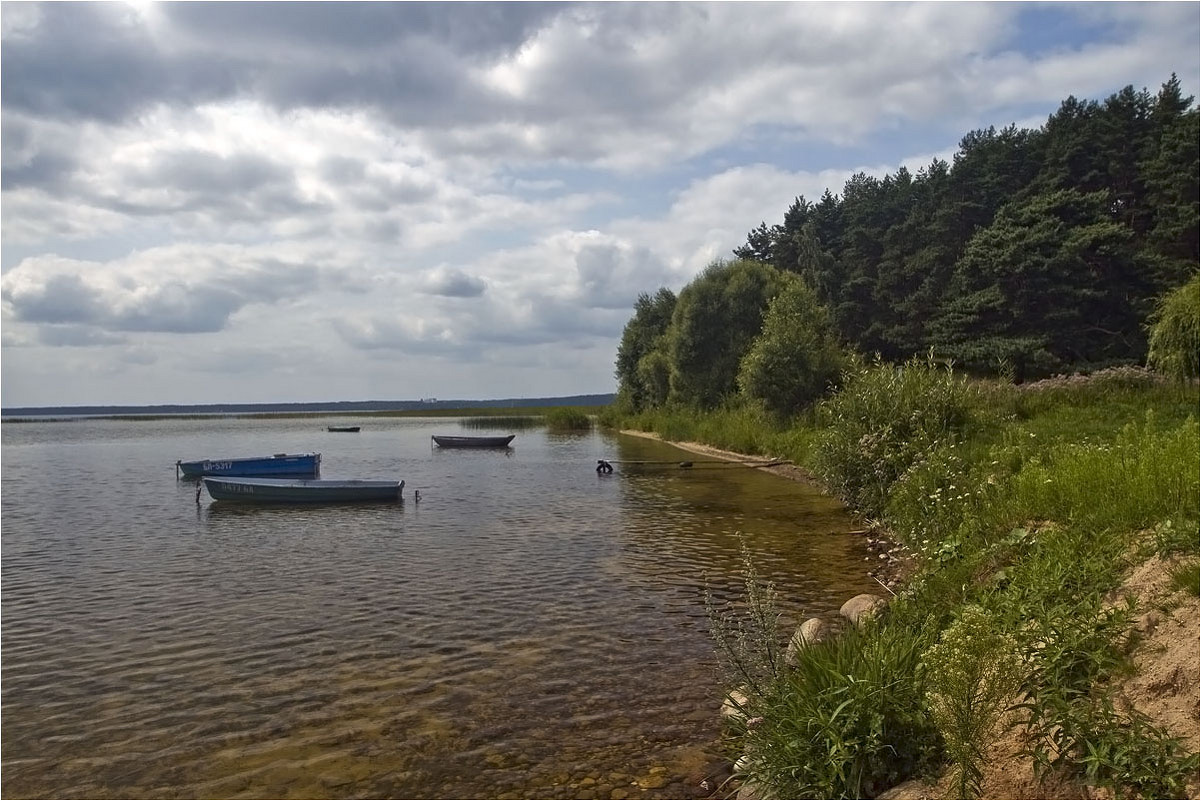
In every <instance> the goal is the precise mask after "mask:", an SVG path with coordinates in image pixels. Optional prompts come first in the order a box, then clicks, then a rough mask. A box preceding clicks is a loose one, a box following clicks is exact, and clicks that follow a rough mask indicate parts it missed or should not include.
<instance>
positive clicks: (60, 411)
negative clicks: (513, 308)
mask: <svg viewBox="0 0 1201 801" xmlns="http://www.w3.org/2000/svg"><path fill="white" fill-rule="evenodd" d="M612 401H613V395H612V394H605V395H571V396H567V397H562V398H505V399H502V400H436V401H426V400H417V401H328V402H318V403H212V404H166V405H157V406H22V407H12V408H6V409H4V410H3V411H2V414H3V416H5V417H31V416H32V417H47V416H73V415H88V416H113V415H177V414H178V415H184V414H189V415H197V414H212V415H222V414H277V413H278V414H295V413H320V412H328V413H330V414H340V413H341V414H344V413H348V412H392V411H421V410H428V411H439V410H446V409H481V408H489V409H490V408H503V409H511V408H526V407H535V406H542V407H553V406H606V405H608V404H609V403H611V402H612Z"/></svg>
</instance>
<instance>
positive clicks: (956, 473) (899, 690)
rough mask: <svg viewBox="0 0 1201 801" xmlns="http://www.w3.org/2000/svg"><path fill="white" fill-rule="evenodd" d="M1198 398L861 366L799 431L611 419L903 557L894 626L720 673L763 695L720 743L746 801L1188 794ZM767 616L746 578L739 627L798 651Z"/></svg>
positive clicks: (1193, 770) (698, 417)
mask: <svg viewBox="0 0 1201 801" xmlns="http://www.w3.org/2000/svg"><path fill="white" fill-rule="evenodd" d="M1198 402H1199V396H1198V389H1197V384H1196V382H1195V381H1193V382H1188V383H1184V384H1181V383H1173V382H1170V381H1168V380H1166V379H1164V378H1162V377H1160V376H1156V375H1155V374H1152V373H1150V372H1148V371H1145V370H1141V369H1137V368H1118V369H1112V370H1106V371H1102V372H1100V373H1096V374H1093V375H1091V376H1075V377H1070V378H1056V379H1049V380H1045V381H1040V382H1037V383H1033V384H1026V385H1019V386H1014V385H1012V384H1008V383H1005V382H1000V381H996V382H992V381H978V380H968V379H967V378H965V377H963V376H960V375H958V374H956V373H955V372H954V371H953V370H951V369H949V368H946V367H943V366H940V365H937V364H935V363H933V362H932V361H929V360H913V361H910V362H908V363H906V364H904V365H902V366H900V367H894V366H890V365H885V364H866V363H864V364H859V365H857V366H855V367H854V368H853V369H852V370H851V371H849V373H848V374H847V375H846V377H845V378H844V380H843V384H842V386H841V388H840V389H839V390H838V391H837V392H835V393H834V394H832V395H830V396H828V397H826V398H825V399H824V400H822V401H821V402H819V403H818V404H816V405H814V406H813V407H811V408H809V409H808V410H806V411H805V412H802V413H801V414H800V415H798V416H796V417H794V418H791V419H787V420H782V419H779V418H776V417H773V416H771V415H770V414H768V413H766V412H764V411H762V410H761V409H759V408H756V407H755V406H754V405H752V404H747V403H738V404H732V405H730V406H728V407H726V408H722V409H717V410H714V411H709V412H697V411H695V410H692V409H686V408H671V407H660V408H656V409H652V410H649V411H643V412H640V413H632V412H629V411H626V412H624V413H623V412H622V410H621V409H620V407H618V406H615V407H611V408H610V409H609V410H607V411H605V412H603V413H602V415H601V422H602V423H603V424H605V425H607V426H609V427H613V428H620V429H636V430H640V431H644V432H653V433H655V434H657V435H659V436H661V437H662V438H663V439H666V440H668V441H676V442H696V443H703V444H705V445H708V446H711V447H714V448H719V449H723V450H727V451H732V452H736V453H739V454H745V455H747V456H764V457H771V458H773V459H787V460H791V461H793V462H794V463H795V464H796V465H798V466H799V467H801V468H803V469H804V470H806V471H808V472H809V473H811V474H812V475H813V476H815V477H816V479H817V480H818V481H820V482H821V483H822V484H823V485H824V486H825V487H826V489H827V490H828V491H830V492H832V493H834V494H837V495H838V496H840V497H842V498H843V499H845V500H846V501H847V503H848V504H849V505H850V506H851V507H852V508H853V509H854V510H855V511H856V512H858V513H859V514H860V515H862V516H863V517H864V518H865V519H867V520H869V521H870V522H871V525H872V527H873V528H874V529H875V530H876V531H878V532H881V533H884V534H886V535H887V536H889V537H891V538H892V539H893V540H895V541H896V542H897V543H899V544H900V545H903V546H904V547H905V548H906V549H907V550H908V551H909V552H910V553H911V554H912V557H913V558H912V566H913V569H912V573H911V574H910V575H909V576H908V577H907V578H906V579H905V580H904V582H903V583H902V584H901V586H900V588H899V591H898V593H897V596H896V597H895V598H891V599H890V603H889V604H888V605H887V607H886V608H885V609H884V611H883V612H882V613H880V614H879V615H878V616H877V617H876V618H875V619H874V620H872V621H869V622H867V623H865V624H862V625H860V626H858V627H855V626H849V627H847V628H846V629H845V630H844V631H843V632H842V633H841V634H839V635H837V636H834V637H831V638H828V639H826V640H824V641H822V642H819V643H815V644H811V645H809V646H808V647H806V648H805V649H803V650H802V651H801V652H800V654H799V655H798V657H797V662H796V664H795V666H786V665H785V664H784V662H783V654H784V649H783V648H782V647H774V646H770V645H769V646H768V647H765V648H762V649H761V651H760V653H758V654H755V655H753V656H750V657H748V656H747V655H746V654H745V653H743V654H737V655H735V654H730V653H728V652H724V653H722V654H721V655H722V657H723V659H724V660H725V661H726V663H727V666H728V667H729V668H730V675H731V681H732V682H733V681H735V677H745V676H747V675H748V674H749V675H754V676H757V677H760V678H761V680H760V681H756V682H754V684H753V686H751V687H748V686H747V685H746V682H740V683H741V685H742V687H741V689H742V690H743V691H744V692H745V693H746V696H747V701H746V704H745V707H744V710H743V711H744V712H745V714H744V715H740V716H735V717H734V718H732V723H731V724H730V728H729V731H728V738H729V746H730V753H731V755H732V756H734V755H745V758H744V759H742V760H740V763H739V765H740V770H739V772H738V774H737V778H738V780H740V781H741V782H742V783H743V785H744V787H745V788H747V789H746V791H745V792H746V793H747V794H754V795H758V796H761V797H790V798H802V797H818V798H832V797H858V798H863V797H875V796H879V795H881V794H884V793H888V794H889V795H891V796H892V797H923V796H922V793H933V794H934V795H935V796H943V797H946V796H956V797H970V796H974V795H984V796H986V797H1088V796H1090V795H1092V794H1093V793H1094V792H1095V791H1096V790H1098V789H1100V790H1101V791H1102V792H1105V793H1112V794H1114V795H1117V796H1124V795H1136V796H1145V797H1182V796H1188V797H1193V798H1196V797H1197V792H1198V789H1197V772H1198V756H1197V734H1198V720H1197V708H1198V707H1197V684H1198V677H1197V667H1198V666H1197V657H1196V635H1197V630H1198V621H1197V594H1198V588H1197V582H1198V542H1199V539H1198V519H1199V517H1201V515H1199V511H1198V498H1199V496H1201V487H1199V481H1198V476H1199V464H1198V445H1199V442H1201V431H1199V429H1198V421H1197V411H1198ZM1132 576H1138V577H1140V578H1139V580H1138V581H1137V582H1136V581H1134V580H1133V579H1132ZM771 597H772V591H771V588H770V587H763V586H761V584H759V583H758V581H757V579H756V580H755V581H751V580H750V579H748V598H747V599H746V600H747V604H746V609H747V610H749V613H750V614H749V615H748V617H747V619H746V620H745V621H743V622H742V623H739V624H738V625H739V626H741V628H740V630H741V631H745V630H749V629H752V628H754V627H755V626H760V627H763V628H765V629H767V630H766V631H764V632H762V633H763V635H764V638H765V641H768V642H771V641H773V640H779V639H784V640H786V639H787V636H788V634H789V632H779V631H775V630H772V627H773V621H774V620H775V616H774V615H773V613H772V610H771V608H770V599H771ZM765 604H766V606H765ZM1173 626H1179V627H1181V629H1180V630H1181V631H1183V635H1181V637H1180V639H1181V640H1182V642H1179V643H1174V642H1170V641H1169V642H1167V643H1166V645H1165V646H1164V647H1159V646H1158V642H1159V640H1158V639H1157V637H1160V638H1161V639H1162V637H1163V636H1166V635H1167V634H1168V633H1170V632H1172V631H1175V630H1176V629H1173V628H1172V627H1173ZM718 639H719V640H720V639H722V638H718ZM1169 639H1170V638H1169ZM1152 646H1155V647H1154V648H1152ZM1181 646H1183V647H1186V648H1187V647H1191V648H1192V651H1191V655H1190V654H1189V653H1187V652H1186V654H1185V656H1184V658H1183V661H1182V662H1181V663H1180V664H1179V665H1176V666H1175V667H1173V668H1172V670H1170V671H1168V673H1169V675H1168V676H1166V677H1158V678H1156V680H1155V681H1150V680H1148V679H1147V675H1149V674H1150V673H1152V672H1154V671H1155V670H1156V665H1157V662H1164V661H1165V660H1169V659H1177V658H1179V654H1178V653H1176V651H1177V650H1178V648H1179V647H1181ZM1157 649H1158V650H1157ZM748 659H750V660H752V661H754V662H755V664H747V660H748ZM1144 674H1147V675H1144ZM989 765H992V766H993V769H991V770H990V769H988V766H989ZM910 780H927V781H933V782H937V784H935V785H934V786H933V788H926V789H914V786H913V785H903V787H902V789H900V790H898V789H896V788H897V786H898V785H902V784H903V783H905V782H907V781H910ZM919 787H920V786H919ZM907 793H908V794H909V795H906V794H907Z"/></svg>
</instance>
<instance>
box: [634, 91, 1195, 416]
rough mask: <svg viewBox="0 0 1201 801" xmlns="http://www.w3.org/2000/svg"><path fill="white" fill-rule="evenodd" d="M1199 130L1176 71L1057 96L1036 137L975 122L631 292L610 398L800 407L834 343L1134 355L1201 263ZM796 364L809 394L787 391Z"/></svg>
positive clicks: (991, 359) (958, 356) (974, 365)
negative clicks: (728, 257)
mask: <svg viewBox="0 0 1201 801" xmlns="http://www.w3.org/2000/svg"><path fill="white" fill-rule="evenodd" d="M1199 136H1201V134H1199V130H1198V111H1197V108H1196V106H1194V105H1193V98H1192V97H1184V96H1182V94H1181V90H1180V83H1179V81H1178V80H1177V78H1176V76H1175V75H1173V76H1172V78H1171V79H1170V80H1169V81H1168V82H1167V83H1165V84H1164V85H1163V86H1162V87H1161V89H1160V91H1159V92H1158V93H1157V94H1151V93H1150V92H1148V91H1147V90H1146V89H1144V90H1142V91H1135V90H1134V88H1133V87H1127V88H1125V89H1123V90H1122V91H1120V92H1118V93H1117V94H1114V95H1113V96H1111V97H1110V98H1108V99H1107V100H1105V101H1104V102H1100V103H1099V102H1096V101H1081V100H1077V99H1076V98H1074V97H1069V98H1068V99H1067V100H1065V101H1063V103H1062V104H1061V105H1060V108H1059V110H1058V111H1057V112H1056V113H1054V114H1052V115H1051V116H1050V118H1049V119H1048V120H1047V122H1046V124H1045V125H1044V126H1043V127H1041V128H1039V129H1037V130H1029V129H1019V128H1017V127H1016V126H1010V127H1008V128H1005V129H1003V130H1000V131H998V130H996V129H995V128H988V129H987V130H977V131H973V132H971V133H969V134H967V135H966V136H964V137H963V139H962V141H961V142H960V144H959V150H958V152H957V153H956V154H955V155H954V157H953V159H952V162H951V163H949V164H948V163H947V162H945V161H942V160H939V159H936V160H934V161H933V162H932V163H931V164H930V165H929V166H928V167H925V168H923V169H921V170H919V171H918V173H917V174H916V175H913V174H911V173H910V172H909V171H908V170H907V169H905V168H901V169H899V170H897V172H896V173H895V174H892V175H888V176H885V177H884V178H883V179H880V178H874V177H871V176H868V175H865V174H862V173H860V174H857V175H854V176H853V177H852V178H851V179H850V180H849V181H847V183H846V185H845V187H844V188H843V192H842V194H841V196H838V195H834V194H832V193H831V192H830V191H829V190H827V191H826V192H825V194H824V195H823V196H822V197H821V199H820V200H819V201H817V202H816V203H815V202H811V201H809V200H806V199H805V198H804V197H797V198H796V200H795V202H794V203H793V204H792V205H791V206H790V207H789V208H788V210H787V211H786V212H785V214H784V219H783V222H782V223H781V224H777V225H772V226H768V225H767V223H762V224H760V225H759V227H758V228H756V229H754V230H753V231H751V232H750V233H749V234H748V236H747V241H746V244H744V245H742V246H741V247H739V248H737V249H736V250H735V251H734V255H735V256H736V257H737V259H738V260H737V261H735V262H733V263H728V262H717V263H715V264H713V265H711V266H710V268H709V269H708V270H706V271H705V272H704V273H702V274H701V275H700V276H698V278H697V279H696V280H695V281H694V282H693V283H692V284H690V285H689V286H687V287H685V288H684V289H683V290H682V291H681V293H680V295H679V297H678V298H677V297H676V296H675V295H674V294H673V293H672V292H671V291H670V290H668V289H666V288H663V289H660V290H659V291H658V293H657V294H655V295H653V296H652V295H650V294H645V293H644V294H643V295H642V296H641V297H640V298H639V300H638V303H637V304H636V305H635V315H634V318H633V319H632V320H631V321H630V322H629V323H628V324H627V326H626V330H625V332H624V334H623V337H622V343H621V346H620V348H619V350H618V354H617V378H618V381H619V396H620V397H622V398H624V399H626V400H628V401H630V402H631V403H632V405H633V406H634V408H646V407H650V406H656V405H659V404H661V403H663V402H671V401H675V402H682V403H688V404H700V405H703V406H713V405H715V404H717V403H720V402H722V400H723V399H725V398H727V397H729V396H732V395H734V394H736V393H738V392H739V391H741V392H743V393H744V394H749V395H751V396H752V397H759V398H763V399H769V400H770V398H771V397H773V396H775V397H778V398H782V399H783V400H782V401H781V402H777V403H774V404H772V403H769V405H774V406H776V407H777V408H780V409H785V408H788V407H795V406H797V405H803V400H804V398H802V397H801V396H811V395H812V394H813V393H815V392H819V391H820V385H822V384H825V383H827V382H828V380H829V379H830V378H831V377H832V376H835V375H837V374H838V372H839V369H840V366H839V365H840V363H841V362H842V361H843V353H842V352H843V350H845V351H847V352H850V353H858V354H861V355H864V356H871V355H873V354H879V355H880V356H881V357H882V358H883V359H885V360H886V361H890V362H903V361H905V360H907V359H910V358H912V357H914V356H918V355H923V356H924V355H926V354H928V353H930V352H933V353H934V355H935V356H936V357H939V358H942V359H947V360H952V361H954V362H955V363H956V364H958V365H960V366H962V367H965V368H967V369H969V370H971V371H973V372H976V373H979V374H992V375H1002V376H1006V377H1008V378H1012V379H1014V380H1016V381H1022V380H1024V379H1027V378H1033V377H1040V376H1046V375H1051V374H1055V373H1061V372H1075V371H1088V370H1094V369H1098V368H1102V367H1106V366H1112V365H1120V364H1143V363H1145V362H1146V358H1147V346H1148V330H1149V324H1150V323H1151V322H1152V317H1153V314H1154V312H1155V311H1156V308H1157V304H1158V303H1159V302H1160V300H1161V299H1162V298H1163V297H1165V296H1166V295H1167V293H1169V292H1171V291H1172V290H1174V289H1177V288H1179V287H1181V286H1183V285H1184V284H1186V283H1187V282H1188V281H1189V279H1190V278H1192V277H1193V276H1195V275H1196V274H1197V270H1198V260H1199V257H1201V254H1199V252H1198V244H1199V241H1201V231H1199V228H1198V197H1199V194H1201V192H1199V186H1198V174H1199V171H1201V170H1199V166H1198V149H1199V148H1198V142H1199ZM794 283H795V284H800V285H799V286H794ZM777 297H778V298H779V300H778V302H777ZM773 303H775V305H776V306H777V308H776V309H775V311H774V313H772V314H769V313H768V312H769V306H770V305H771V304H773ZM798 371H799V372H801V373H807V374H808V377H809V379H810V384H811V386H802V387H796V386H785V385H782V384H781V382H784V383H785V384H787V382H788V378H787V377H788V375H796V374H798ZM797 393H800V395H798V394H797ZM794 401H795V402H794Z"/></svg>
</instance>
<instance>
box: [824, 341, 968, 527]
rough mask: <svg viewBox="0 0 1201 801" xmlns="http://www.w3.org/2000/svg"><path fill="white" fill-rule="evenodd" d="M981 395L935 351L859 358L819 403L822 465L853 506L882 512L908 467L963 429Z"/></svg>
mask: <svg viewBox="0 0 1201 801" xmlns="http://www.w3.org/2000/svg"><path fill="white" fill-rule="evenodd" d="M977 395H978V393H977V392H976V391H975V390H974V389H973V388H972V387H971V386H970V385H969V384H968V383H967V382H966V380H965V379H963V378H961V377H958V376H956V375H955V374H954V373H953V372H952V371H951V369H950V368H944V367H940V366H939V365H937V364H935V363H934V361H933V359H929V358H928V359H914V360H911V361H909V362H907V363H905V364H904V365H902V366H901V367H893V366H890V365H886V364H881V363H876V364H869V365H867V364H865V365H860V366H858V367H857V368H856V369H853V370H851V371H850V372H849V374H848V376H847V380H846V383H845V385H844V386H843V388H842V390H841V391H840V392H838V393H836V394H834V395H833V396H831V397H829V398H827V399H826V400H824V401H822V402H821V403H820V404H818V407H817V426H818V428H819V429H820V430H821V434H820V435H819V439H818V443H817V450H816V453H815V455H814V459H815V462H816V467H817V469H818V472H819V473H821V475H822V477H823V478H824V479H825V480H826V482H827V483H828V484H829V485H830V487H831V488H832V489H834V490H835V491H836V492H837V493H839V494H840V495H841V496H842V497H843V498H845V499H846V500H847V501H848V502H849V503H850V504H851V505H852V506H854V507H856V508H857V509H858V510H859V511H861V512H863V513H865V514H868V515H873V516H879V515H880V514H881V513H882V512H883V511H884V508H885V505H886V503H887V501H888V492H889V489H890V488H891V487H892V485H893V483H894V482H895V481H896V480H897V479H899V478H900V477H901V475H902V474H904V473H905V471H906V470H908V469H909V468H910V467H911V466H912V465H914V464H915V463H916V462H918V461H919V460H921V459H923V458H925V457H926V456H928V455H930V454H931V453H932V452H934V451H935V450H936V449H937V448H938V447H940V446H943V445H946V444H949V443H950V442H953V441H955V440H956V439H957V438H958V437H959V436H960V434H961V432H962V431H963V429H964V428H965V426H966V425H967V424H968V422H969V420H970V419H971V414H972V408H973V405H974V404H975V403H976V398H977Z"/></svg>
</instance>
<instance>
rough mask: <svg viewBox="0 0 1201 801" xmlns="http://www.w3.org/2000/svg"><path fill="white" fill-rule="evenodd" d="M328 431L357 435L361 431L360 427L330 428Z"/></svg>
mask: <svg viewBox="0 0 1201 801" xmlns="http://www.w3.org/2000/svg"><path fill="white" fill-rule="evenodd" d="M326 430H327V431H342V432H345V433H347V434H357V433H358V431H359V427H358V426H328V427H327V428H326Z"/></svg>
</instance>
